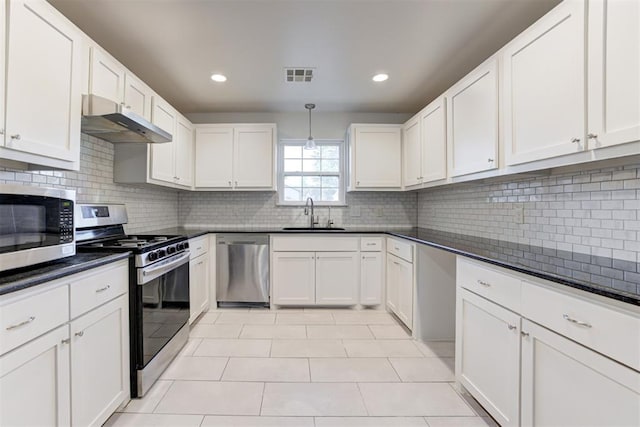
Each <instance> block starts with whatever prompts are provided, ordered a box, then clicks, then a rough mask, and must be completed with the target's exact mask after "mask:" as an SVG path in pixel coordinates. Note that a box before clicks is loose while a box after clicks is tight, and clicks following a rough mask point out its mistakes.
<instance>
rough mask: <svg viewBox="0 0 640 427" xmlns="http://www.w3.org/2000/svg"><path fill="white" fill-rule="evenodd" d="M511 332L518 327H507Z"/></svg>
mask: <svg viewBox="0 0 640 427" xmlns="http://www.w3.org/2000/svg"><path fill="white" fill-rule="evenodd" d="M507 326H508V328H509V330H510V331H513V330H514V329H516V328H517V326H515V325H507Z"/></svg>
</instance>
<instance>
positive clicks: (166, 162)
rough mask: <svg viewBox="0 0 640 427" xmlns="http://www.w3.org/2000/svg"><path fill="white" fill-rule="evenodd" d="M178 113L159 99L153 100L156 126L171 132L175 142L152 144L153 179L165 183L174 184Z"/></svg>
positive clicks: (152, 115) (151, 173)
mask: <svg viewBox="0 0 640 427" xmlns="http://www.w3.org/2000/svg"><path fill="white" fill-rule="evenodd" d="M176 114H177V113H176V111H175V110H174V109H173V107H171V106H170V105H169V104H167V103H166V102H164V101H163V100H162V99H159V98H158V97H154V98H153V110H152V114H151V118H152V122H153V124H154V125H156V126H158V127H160V128H161V129H163V130H165V131H167V132H169V133H170V134H171V135H172V136H173V140H172V141H169V142H164V143H161V144H151V165H150V168H151V171H150V175H151V178H152V179H156V180H159V181H165V182H170V183H173V182H174V177H175V176H176V175H175V157H174V149H175V148H174V147H175V140H176V118H177V115H176Z"/></svg>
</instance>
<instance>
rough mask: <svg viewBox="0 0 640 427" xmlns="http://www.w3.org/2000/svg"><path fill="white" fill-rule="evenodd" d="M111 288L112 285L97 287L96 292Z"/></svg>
mask: <svg viewBox="0 0 640 427" xmlns="http://www.w3.org/2000/svg"><path fill="white" fill-rule="evenodd" d="M109 288H111V285H107V286H105V287H104V288H100V289H96V293H97V294H99V293H100V292H104V291H106V290H107V289H109Z"/></svg>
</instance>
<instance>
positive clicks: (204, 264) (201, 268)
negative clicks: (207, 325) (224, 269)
mask: <svg viewBox="0 0 640 427" xmlns="http://www.w3.org/2000/svg"><path fill="white" fill-rule="evenodd" d="M208 277H209V258H208V255H207V254H204V255H201V256H199V257H197V258H196V259H193V260H191V261H189V310H190V316H189V324H191V323H193V321H194V320H196V319H197V317H198V316H199V315H200V313H202V312H203V311H205V310H206V309H207V307H208V306H209V281H208Z"/></svg>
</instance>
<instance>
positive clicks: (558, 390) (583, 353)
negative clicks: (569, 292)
mask: <svg viewBox="0 0 640 427" xmlns="http://www.w3.org/2000/svg"><path fill="white" fill-rule="evenodd" d="M522 335H523V339H522V425H523V426H594V427H595V426H601V427H605V426H606V427H609V426H638V425H640V373H638V372H637V371H634V370H632V369H630V368H627V367H625V366H623V365H621V364H619V363H617V362H615V361H613V360H611V359H609V358H607V357H605V356H602V355H601V354H599V353H596V352H595V351H592V350H590V349H588V348H586V347H583V346H581V345H580V344H576V343H575V342H573V341H571V340H569V339H567V338H564V337H563V336H561V335H558V334H556V333H554V332H552V331H550V330H548V329H546V328H543V327H541V326H539V325H537V324H535V323H533V322H530V321H528V320H526V319H525V320H523V321H522Z"/></svg>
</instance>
